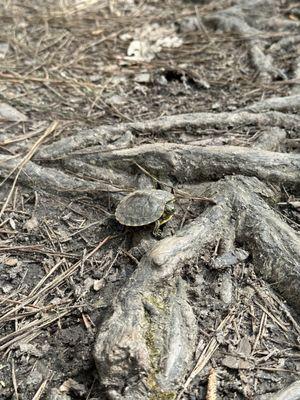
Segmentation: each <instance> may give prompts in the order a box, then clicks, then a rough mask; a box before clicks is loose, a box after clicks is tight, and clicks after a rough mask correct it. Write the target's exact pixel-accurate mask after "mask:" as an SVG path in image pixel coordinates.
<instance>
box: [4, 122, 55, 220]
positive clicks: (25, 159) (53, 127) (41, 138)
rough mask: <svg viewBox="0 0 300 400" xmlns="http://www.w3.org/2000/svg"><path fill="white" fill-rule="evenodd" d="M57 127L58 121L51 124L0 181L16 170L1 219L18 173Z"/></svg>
mask: <svg viewBox="0 0 300 400" xmlns="http://www.w3.org/2000/svg"><path fill="white" fill-rule="evenodd" d="M57 126H58V121H54V122H52V124H51V125H50V126H49V127H48V128H47V129H46V131H45V133H44V134H43V135H42V136H41V137H40V138H39V139H38V140H37V141H36V142H35V144H34V145H33V146H32V147H31V149H30V150H29V152H28V153H27V154H26V156H25V157H24V158H23V159H22V161H21V162H20V164H19V165H18V166H17V167H16V168H14V169H13V170H12V171H11V172H10V174H9V175H8V176H7V177H6V178H5V179H4V181H2V183H1V184H3V183H4V182H5V181H6V180H7V179H8V178H9V177H10V176H11V175H12V174H13V173H14V172H15V171H16V170H18V172H17V174H16V176H15V179H14V181H13V184H12V186H11V189H10V191H9V193H8V195H7V198H6V200H5V202H4V204H3V206H2V208H1V210H0V218H1V217H2V215H3V213H4V212H5V210H6V207H7V205H8V203H9V201H10V198H11V196H12V194H13V192H14V189H15V187H16V184H17V181H18V178H19V176H20V173H21V172H22V169H23V167H24V165H25V164H26V163H27V162H28V161H29V160H30V159H31V158H32V156H33V155H34V153H35V152H36V151H37V149H38V148H39V146H40V145H41V144H42V143H43V141H44V140H45V139H46V137H47V136H49V135H50V134H51V133H52V132H54V130H55V129H56V128H57Z"/></svg>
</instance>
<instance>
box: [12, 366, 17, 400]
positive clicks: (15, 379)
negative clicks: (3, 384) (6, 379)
mask: <svg viewBox="0 0 300 400" xmlns="http://www.w3.org/2000/svg"><path fill="white" fill-rule="evenodd" d="M11 376H12V382H13V385H14V391H15V399H16V400H19V394H18V382H17V377H16V370H15V362H14V360H12V362H11Z"/></svg>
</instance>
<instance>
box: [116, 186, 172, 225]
mask: <svg viewBox="0 0 300 400" xmlns="http://www.w3.org/2000/svg"><path fill="white" fill-rule="evenodd" d="M173 200H174V196H173V194H172V193H169V192H166V191H165V190H156V189H149V190H136V191H135V192H133V193H130V194H129V195H127V196H126V197H125V198H124V199H123V200H121V201H120V203H119V205H118V207H117V209H116V214H115V215H116V219H117V220H118V221H119V222H120V223H121V224H122V225H127V226H143V225H148V224H151V223H152V222H155V221H157V220H158V219H159V218H160V217H161V216H162V215H163V213H164V210H165V206H166V203H168V202H170V201H173Z"/></svg>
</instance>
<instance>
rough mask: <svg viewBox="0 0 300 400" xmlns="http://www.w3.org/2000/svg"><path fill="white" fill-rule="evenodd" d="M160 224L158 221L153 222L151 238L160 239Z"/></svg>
mask: <svg viewBox="0 0 300 400" xmlns="http://www.w3.org/2000/svg"><path fill="white" fill-rule="evenodd" d="M160 226H161V223H160V221H159V220H157V221H155V225H154V229H153V236H154V237H156V238H158V239H159V238H161V236H162V231H161V229H160Z"/></svg>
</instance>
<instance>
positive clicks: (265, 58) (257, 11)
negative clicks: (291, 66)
mask: <svg viewBox="0 0 300 400" xmlns="http://www.w3.org/2000/svg"><path fill="white" fill-rule="evenodd" d="M273 10H274V2H273V1H261V0H254V1H251V2H249V1H245V0H241V1H239V2H238V4H237V5H235V6H233V7H230V8H228V9H226V10H224V11H219V12H216V13H213V14H210V15H208V16H205V17H204V19H203V21H204V22H205V23H206V24H210V25H214V27H215V28H217V29H219V30H222V31H224V32H226V33H227V32H231V33H237V34H238V35H239V37H242V38H243V39H244V40H245V41H246V42H247V43H248V46H249V53H250V58H251V60H252V63H253V65H254V67H255V68H256V70H257V72H258V73H259V76H260V78H261V80H262V81H266V82H268V81H270V80H271V79H272V78H273V77H276V76H283V74H282V72H281V71H279V70H278V69H276V68H275V67H274V66H273V60H272V57H271V55H267V54H266V53H265V49H264V47H265V45H264V43H263V41H262V40H261V39H260V38H259V36H261V35H262V32H261V31H260V30H258V29H257V28H256V27H257V26H259V25H260V20H261V19H262V20H264V19H266V18H269V17H270V15H272V13H273ZM262 24H263V28H265V27H264V22H262ZM251 25H252V26H251Z"/></svg>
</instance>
